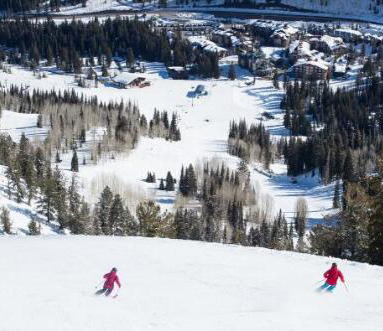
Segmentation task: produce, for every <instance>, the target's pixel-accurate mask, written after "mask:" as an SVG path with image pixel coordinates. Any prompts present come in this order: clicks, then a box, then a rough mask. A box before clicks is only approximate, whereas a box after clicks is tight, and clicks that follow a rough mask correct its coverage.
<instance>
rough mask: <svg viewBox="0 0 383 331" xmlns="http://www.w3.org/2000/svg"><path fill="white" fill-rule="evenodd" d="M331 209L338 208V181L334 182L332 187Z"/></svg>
mask: <svg viewBox="0 0 383 331" xmlns="http://www.w3.org/2000/svg"><path fill="white" fill-rule="evenodd" d="M332 207H333V208H335V209H338V208H339V207H340V183H339V180H337V181H336V183H335V187H334V198H333V201H332Z"/></svg>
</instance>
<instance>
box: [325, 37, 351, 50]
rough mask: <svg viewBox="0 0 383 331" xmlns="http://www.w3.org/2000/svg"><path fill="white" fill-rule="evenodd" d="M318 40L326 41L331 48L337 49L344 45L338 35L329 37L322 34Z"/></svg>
mask: <svg viewBox="0 0 383 331" xmlns="http://www.w3.org/2000/svg"><path fill="white" fill-rule="evenodd" d="M320 41H322V42H324V43H326V44H327V46H328V47H329V48H330V49H331V50H334V49H337V48H339V47H346V45H345V43H344V42H343V39H342V38H340V37H331V36H328V35H324V36H322V37H321V38H320Z"/></svg>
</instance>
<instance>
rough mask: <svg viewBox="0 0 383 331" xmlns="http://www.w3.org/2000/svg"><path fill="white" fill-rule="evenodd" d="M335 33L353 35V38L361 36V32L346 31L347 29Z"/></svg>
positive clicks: (337, 30)
mask: <svg viewBox="0 0 383 331" xmlns="http://www.w3.org/2000/svg"><path fill="white" fill-rule="evenodd" d="M335 32H338V33H341V34H342V33H344V34H349V35H354V36H362V32H360V31H357V30H352V29H347V28H343V29H336V30H335Z"/></svg>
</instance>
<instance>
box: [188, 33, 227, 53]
mask: <svg viewBox="0 0 383 331" xmlns="http://www.w3.org/2000/svg"><path fill="white" fill-rule="evenodd" d="M187 39H188V41H189V42H190V43H191V44H192V45H193V46H198V47H201V48H202V49H203V50H204V51H207V52H212V53H220V52H227V49H226V48H223V47H220V46H218V45H217V44H216V43H215V42H213V41H211V40H209V39H207V38H206V37H205V36H190V37H187Z"/></svg>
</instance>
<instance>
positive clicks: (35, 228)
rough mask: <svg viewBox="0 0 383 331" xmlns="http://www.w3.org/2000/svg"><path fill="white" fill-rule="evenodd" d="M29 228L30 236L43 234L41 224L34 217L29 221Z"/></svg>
mask: <svg viewBox="0 0 383 331" xmlns="http://www.w3.org/2000/svg"><path fill="white" fill-rule="evenodd" d="M28 230H29V235H30V236H38V235H40V234H41V229H40V226H39V225H38V224H37V222H36V220H35V219H34V218H32V219H31V221H30V222H29V224H28Z"/></svg>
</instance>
